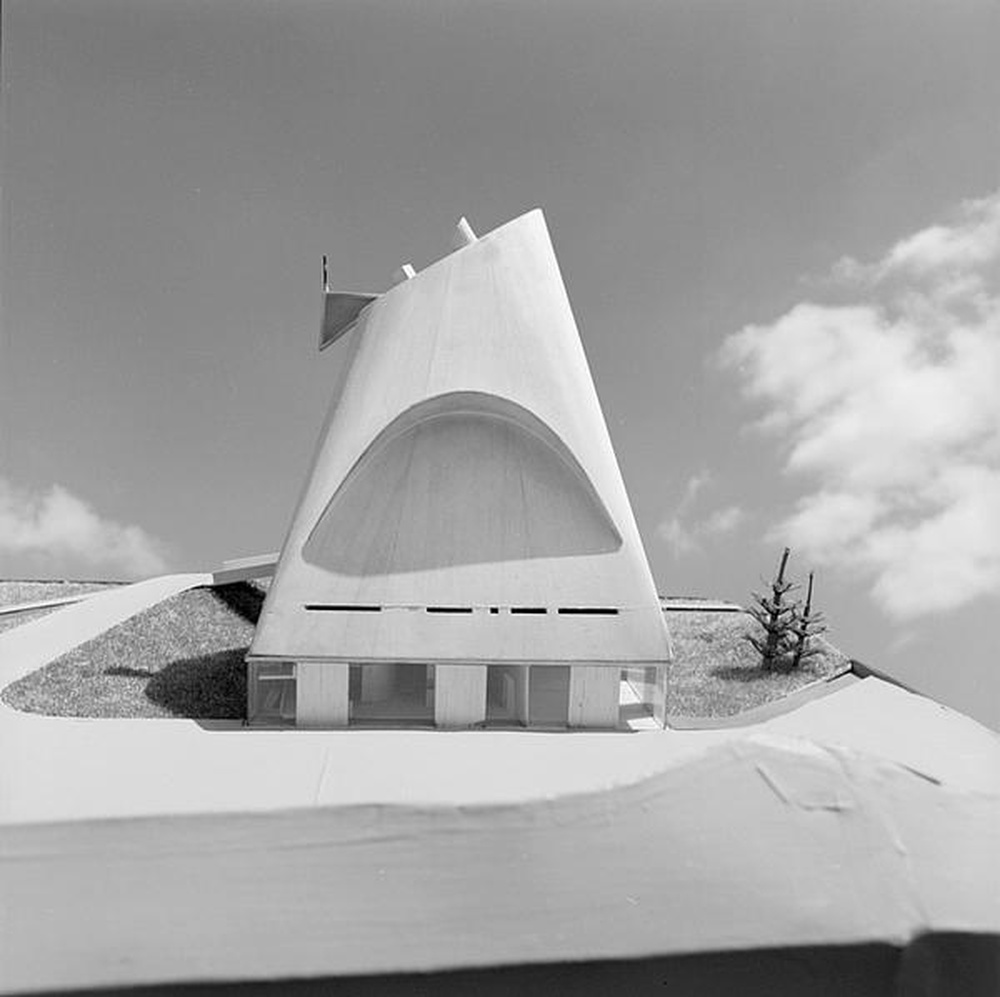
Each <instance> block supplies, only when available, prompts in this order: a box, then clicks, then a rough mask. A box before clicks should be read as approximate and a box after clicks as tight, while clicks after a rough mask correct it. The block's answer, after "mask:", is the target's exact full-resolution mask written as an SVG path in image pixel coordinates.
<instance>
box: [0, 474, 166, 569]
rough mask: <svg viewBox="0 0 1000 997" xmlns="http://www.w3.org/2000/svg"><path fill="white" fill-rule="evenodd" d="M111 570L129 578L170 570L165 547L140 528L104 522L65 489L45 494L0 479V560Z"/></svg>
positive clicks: (58, 488)
mask: <svg viewBox="0 0 1000 997" xmlns="http://www.w3.org/2000/svg"><path fill="white" fill-rule="evenodd" d="M4 552H6V553H8V554H19V555H25V556H27V557H35V558H38V559H39V560H40V561H44V562H49V563H51V562H53V561H55V562H70V563H73V564H74V565H78V566H80V567H93V568H102V569H111V570H114V571H117V572H120V573H121V574H123V575H125V576H129V577H142V576H144V575H154V574H158V573H161V572H163V571H165V570H166V567H167V559H166V547H165V545H164V544H163V543H162V542H161V541H159V540H157V539H156V538H155V537H152V536H150V535H149V534H148V533H147V532H146V531H145V530H143V529H142V528H141V527H139V526H130V525H123V524H121V523H116V522H114V521H113V520H110V519H106V518H104V517H102V516H100V515H99V514H98V513H97V512H96V511H95V510H94V509H93V508H92V507H91V506H90V505H89V504H88V503H87V502H85V501H84V500H83V499H80V498H78V497H77V496H76V495H73V494H72V493H71V492H69V491H67V490H66V489H65V488H63V487H61V486H60V485H53V486H52V487H51V488H49V489H48V490H47V491H45V492H43V493H41V494H32V493H30V492H29V491H27V490H25V489H19V488H15V487H14V486H13V485H12V484H10V482H8V481H6V480H5V479H4V478H0V554H3V553H4Z"/></svg>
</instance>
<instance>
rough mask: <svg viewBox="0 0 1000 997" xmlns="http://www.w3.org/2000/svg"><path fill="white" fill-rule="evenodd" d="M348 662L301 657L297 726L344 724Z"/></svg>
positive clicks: (297, 668)
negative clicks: (311, 660) (322, 660)
mask: <svg viewBox="0 0 1000 997" xmlns="http://www.w3.org/2000/svg"><path fill="white" fill-rule="evenodd" d="M349 670H350V665H347V664H332V663H330V662H322V663H315V662H307V661H300V662H299V663H298V665H297V666H296V672H297V681H298V689H297V690H296V713H295V722H296V725H297V726H299V727H346V726H347V723H348V718H349V715H350V697H349Z"/></svg>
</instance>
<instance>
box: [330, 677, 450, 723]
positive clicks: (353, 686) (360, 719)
mask: <svg viewBox="0 0 1000 997" xmlns="http://www.w3.org/2000/svg"><path fill="white" fill-rule="evenodd" d="M349 694H350V702H351V723H352V724H354V723H374V724H379V723H402V724H406V723H410V724H413V723H416V724H421V723H433V722H434V666H433V665H424V664H414V663H410V662H405V663H400V664H370V665H351V676H350V683H349Z"/></svg>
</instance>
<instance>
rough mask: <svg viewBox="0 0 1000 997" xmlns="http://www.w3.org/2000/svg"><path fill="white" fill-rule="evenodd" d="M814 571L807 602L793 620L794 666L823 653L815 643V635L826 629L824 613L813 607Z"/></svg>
mask: <svg viewBox="0 0 1000 997" xmlns="http://www.w3.org/2000/svg"><path fill="white" fill-rule="evenodd" d="M812 597H813V573H812V572H811V571H810V572H809V586H808V588H807V589H806V602H805V605H804V606H803V607H802V610H801V612H797V613H796V614H795V619H794V620H793V622H792V632H793V633H794V634H795V648H794V650H793V651H792V668H793V669H795V668H798V667H799V665H801V664H802V662H803V661H805V660H806V659H807V658H811V657H813V656H814V655H817V654H820V653H822V649H821V648H819V647H817V646H816V645H815V644H814V643H813V640H812V639H813V637H816V636H818V635H819V634H821V633H823V632H824V631H825V630H826V626H825V625H824V623H823V614H822V613H814V612H813V608H812Z"/></svg>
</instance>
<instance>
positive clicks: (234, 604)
mask: <svg viewBox="0 0 1000 997" xmlns="http://www.w3.org/2000/svg"><path fill="white" fill-rule="evenodd" d="M211 593H212V595H213V596H215V598H216V599H218V600H219V602H221V603H222V604H223V605H224V606H225V607H226V609H228V610H230V612H233V613H235V614H236V615H237V616H239V617H241V618H242V619H244V620H245V621H246V622H247V623H249V624H250V625H251V626H256V625H257V621H258V620H259V619H260V611H261V609H262V608H263V606H264V596H265V595H266V593H265V592H264V590H263V589H262V588H260V587H258V586H257V585H254V584H252V583H251V582H232V583H230V584H229V585H213V586H212V588H211Z"/></svg>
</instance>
